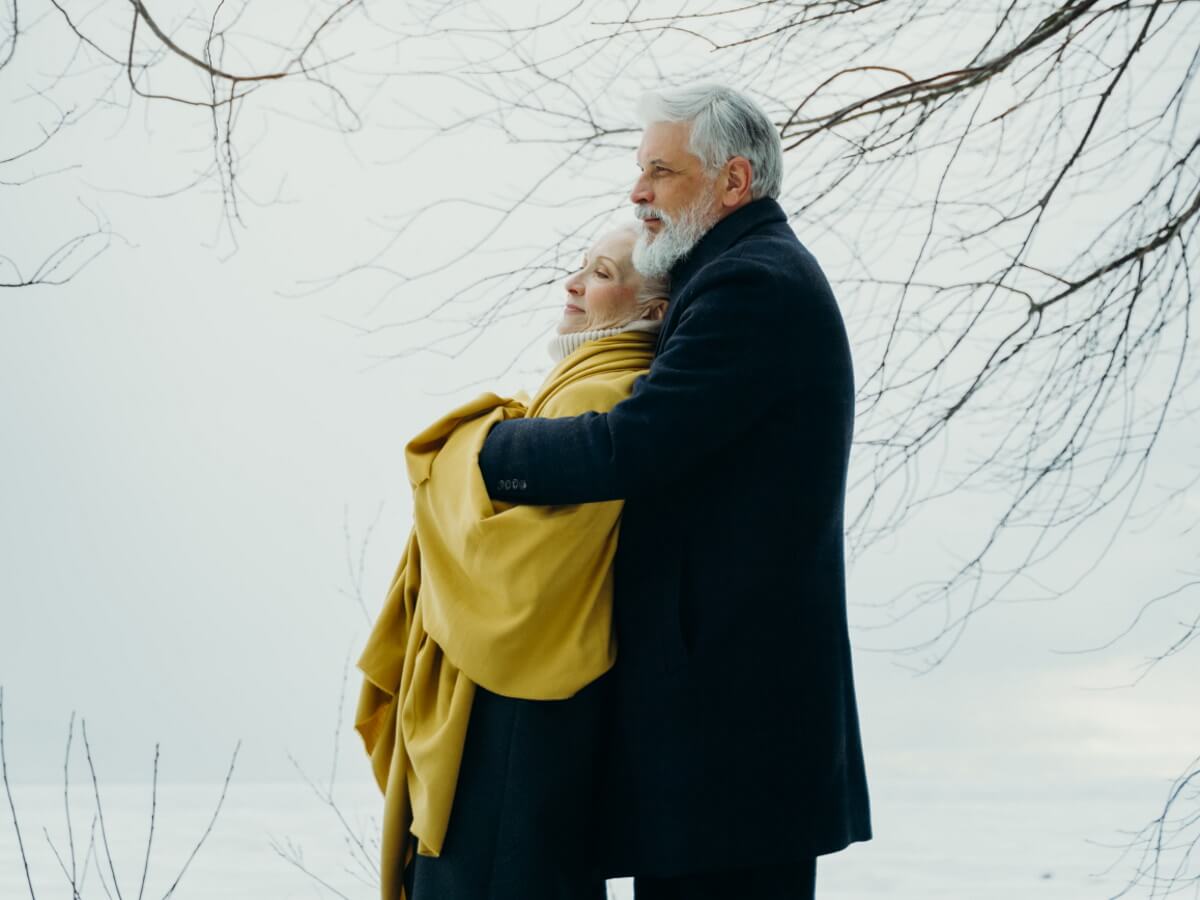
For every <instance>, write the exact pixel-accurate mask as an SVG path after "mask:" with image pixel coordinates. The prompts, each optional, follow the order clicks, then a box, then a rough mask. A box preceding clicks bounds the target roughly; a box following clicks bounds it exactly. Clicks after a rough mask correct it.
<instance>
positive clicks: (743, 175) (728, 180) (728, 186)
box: [721, 156, 754, 209]
mask: <svg viewBox="0 0 1200 900" xmlns="http://www.w3.org/2000/svg"><path fill="white" fill-rule="evenodd" d="M725 166H726V174H725V188H724V190H722V191H721V205H722V206H724V207H725V208H726V209H732V208H734V207H736V206H740V205H741V204H742V203H743V202H744V200H745V199H746V198H747V197H749V196H750V179H751V177H752V176H753V174H754V172H753V169H752V168H751V166H750V160H748V159H746V157H744V156H734V157H732V158H731V159H730V160H729V162H727V163H725Z"/></svg>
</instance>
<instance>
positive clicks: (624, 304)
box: [558, 229, 666, 334]
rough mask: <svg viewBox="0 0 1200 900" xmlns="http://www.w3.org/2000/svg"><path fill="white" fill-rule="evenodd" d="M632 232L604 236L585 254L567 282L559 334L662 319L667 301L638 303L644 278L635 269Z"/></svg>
mask: <svg viewBox="0 0 1200 900" xmlns="http://www.w3.org/2000/svg"><path fill="white" fill-rule="evenodd" d="M635 240H636V235H635V234H634V232H633V231H632V230H629V229H620V230H618V231H613V232H610V233H608V234H606V235H604V236H603V237H602V238H600V240H598V241H596V243H595V244H594V245H593V246H592V248H591V249H590V250H588V252H587V253H586V254H585V255H584V258H583V264H582V266H581V267H580V269H579V270H578V271H577V272H575V273H574V274H572V275H571V276H570V277H569V278H568V279H567V281H566V289H567V297H566V304H565V306H564V308H563V317H562V321H560V322H559V323H558V333H559V334H570V333H572V332H575V331H593V330H595V329H598V328H619V327H620V326H622V325H626V324H628V323H629V322H632V321H633V320H634V319H640V318H650V319H661V318H662V315H663V312H664V311H665V309H666V299H665V298H664V299H661V300H650V301H648V302H647V303H645V304H640V305H639V304H638V302H637V295H638V291H639V290H640V289H641V286H642V276H641V275H639V274H638V272H637V270H636V269H634V267H633V261H632V254H633V243H634V241H635Z"/></svg>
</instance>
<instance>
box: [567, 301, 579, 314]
mask: <svg viewBox="0 0 1200 900" xmlns="http://www.w3.org/2000/svg"><path fill="white" fill-rule="evenodd" d="M566 310H567V312H569V313H581V312H583V310H582V309H580V308H579V307H578V306H576V305H575V304H574V303H568V304H567V306H566Z"/></svg>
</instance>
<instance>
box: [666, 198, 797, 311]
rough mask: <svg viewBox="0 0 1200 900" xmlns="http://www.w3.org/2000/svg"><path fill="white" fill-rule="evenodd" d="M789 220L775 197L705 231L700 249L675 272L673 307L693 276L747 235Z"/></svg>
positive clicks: (672, 290)
mask: <svg viewBox="0 0 1200 900" xmlns="http://www.w3.org/2000/svg"><path fill="white" fill-rule="evenodd" d="M786 221H787V213H785V212H784V211H783V207H782V206H780V205H779V203H778V202H776V201H775V200H774V199H773V198H771V197H759V198H758V199H757V200H753V201H751V202H750V203H747V204H746V205H745V206H743V207H741V208H740V209H736V210H734V211H733V212H731V213H730V214H729V215H727V216H726V217H725V218H723V219H721V221H719V222H717V224H716V225H714V226H713V227H712V228H710V229H709V230H708V231H707V232H705V234H704V237H702V238H700V240H699V241H697V242H696V246H694V247H693V248H692V249H691V251H689V253H688V255H687V256H685V257H684V258H683V259H681V260H680V261H679V262H677V263H676V264H675V267H674V268H673V269H671V303H672V305H674V302H675V298H676V297H678V296H679V294H680V293H681V292H682V291H683V289H684V288H685V287H686V286H687V283H688V282H689V281H691V279H692V276H693V275H695V274H696V273H697V272H699V271H700V270H701V269H702V268H704V266H705V265H706V264H707V263H710V262H712V261H713V260H714V259H716V258H717V257H718V256H720V255H721V254H722V253H724V252H725V251H726V250H728V249H729V248H730V247H731V246H732V245H733V244H734V243H736V242H737V240H738V239H739V238H741V237H742V236H743V235H745V234H747V233H748V232H750V231H753V230H754V229H756V228H758V227H759V226H761V225H765V224H767V223H770V222H786Z"/></svg>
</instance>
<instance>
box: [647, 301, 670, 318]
mask: <svg viewBox="0 0 1200 900" xmlns="http://www.w3.org/2000/svg"><path fill="white" fill-rule="evenodd" d="M666 314H667V301H666V300H650V301H648V302H647V303H646V312H645V314H644V315H643V316H642V318H643V319H649V320H650V321H652V322H657V321H661V320H662V318H663V316H665V315H666Z"/></svg>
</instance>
